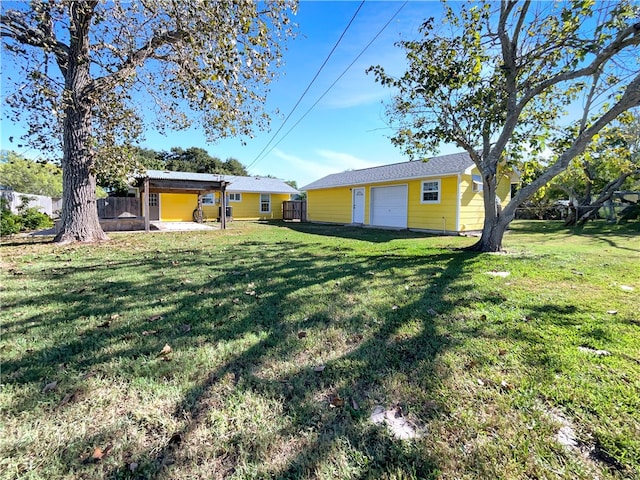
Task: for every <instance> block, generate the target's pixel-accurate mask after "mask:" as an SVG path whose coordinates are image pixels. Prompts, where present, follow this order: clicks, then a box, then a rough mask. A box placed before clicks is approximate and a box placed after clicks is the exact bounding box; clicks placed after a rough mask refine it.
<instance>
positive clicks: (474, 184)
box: [471, 175, 484, 193]
mask: <svg viewBox="0 0 640 480" xmlns="http://www.w3.org/2000/svg"><path fill="white" fill-rule="evenodd" d="M471 191H473V192H474V193H482V192H483V191H484V184H483V183H482V177H481V176H480V175H471Z"/></svg>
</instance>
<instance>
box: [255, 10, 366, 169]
mask: <svg viewBox="0 0 640 480" xmlns="http://www.w3.org/2000/svg"><path fill="white" fill-rule="evenodd" d="M364 2H365V0H362V2H360V5H359V6H358V9H357V10H356V12H355V13H354V14H353V16H352V17H351V20H349V23H348V24H347V26H346V27H345V29H344V30H343V31H342V34H341V35H340V38H338V41H337V42H336V44H335V45H334V46H333V48H332V49H331V51H330V52H329V55H327V58H325V60H324V62H323V63H322V65H320V68H319V69H318V71H317V72H316V74H315V76H314V77H313V79H312V80H311V82H309V85H307V88H306V89H305V91H304V92H302V95H300V98H299V99H298V101H297V102H296V104H295V105H294V106H293V109H292V110H291V111H290V112H289V115H287V117H286V118H285V119H284V122H282V124H281V125H280V127H279V128H278V130H277V131H276V133H274V134H273V136H272V137H271V139H270V140H269V142H268V143H267V144H266V145H265V146H264V148H263V149H262V151H260V153H259V154H258V155H257V156H256V158H255V159H254V160H253V162H251V163H250V164H249V165H248V166H247V167H246V168H247V170H248V169H249V168H251V167H252V166H253V165H254V164H255V163H256V162H257V161H258V159H259V158H260V156H261V155H262V154H263V153H264V151H265V150H266V149H267V148H269V145H271V142H273V140H274V139H275V138H276V137H277V136H278V134H279V133H280V131H281V130H282V128H283V127H284V126H285V124H286V123H287V121H288V120H289V118H291V115H293V112H295V110H296V108H298V105H300V102H301V101H302V99H303V98H304V96H305V95H306V94H307V92H308V91H309V89H310V88H311V85H313V83H314V82H315V81H316V79H317V78H318V76H319V75H320V72H322V69H323V68H324V67H325V65H326V64H327V62H328V61H329V59H330V58H331V55H333V52H335V50H336V48H338V45H339V44H340V42H341V41H342V38H343V37H344V36H345V34H346V33H347V30H349V27H350V26H351V24H352V23H353V21H354V20H355V19H356V16H357V15H358V12H360V9H361V8H362V6H363V5H364Z"/></svg>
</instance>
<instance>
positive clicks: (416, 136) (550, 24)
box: [370, 0, 640, 251]
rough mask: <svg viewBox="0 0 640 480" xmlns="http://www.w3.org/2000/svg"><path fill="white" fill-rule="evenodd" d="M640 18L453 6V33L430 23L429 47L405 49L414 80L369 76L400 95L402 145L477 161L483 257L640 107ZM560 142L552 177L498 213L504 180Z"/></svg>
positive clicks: (553, 6)
mask: <svg viewBox="0 0 640 480" xmlns="http://www.w3.org/2000/svg"><path fill="white" fill-rule="evenodd" d="M639 13H640V7H638V5H637V4H634V3H633V2H630V1H627V0H623V1H621V2H597V3H596V2H594V1H592V0H574V1H571V2H561V3H551V2H536V3H533V2H528V1H519V0H503V1H502V2H500V3H499V4H498V3H494V2H488V1H486V2H482V3H479V2H469V3H468V4H454V5H453V6H449V5H445V22H444V24H443V25H440V24H438V25H436V23H435V21H434V20H433V19H430V20H427V21H426V22H425V23H424V24H423V25H422V27H421V30H420V33H421V35H422V38H419V39H415V40H406V41H401V42H399V43H398V46H399V47H400V48H402V49H404V50H405V52H406V58H407V65H408V66H407V70H406V72H405V73H404V74H403V75H401V76H400V77H394V76H392V75H389V74H388V73H387V72H386V71H385V69H384V68H383V67H382V66H376V67H372V68H371V69H370V71H372V72H373V73H374V74H375V78H376V80H377V81H378V82H380V83H381V84H383V85H386V86H389V87H392V88H394V89H395V92H396V93H395V94H394V97H393V101H392V103H391V104H390V105H389V106H388V114H389V118H390V120H391V121H392V123H393V124H394V126H395V128H396V132H397V133H396V135H395V136H394V137H393V138H392V141H393V142H394V143H395V144H396V145H398V146H399V147H401V148H403V150H404V151H405V152H406V153H407V154H408V155H410V156H411V157H412V158H424V157H425V156H427V155H428V154H429V153H431V152H436V151H437V150H438V147H439V146H440V144H441V143H453V144H455V145H457V146H458V147H460V148H462V149H464V150H465V151H467V152H468V153H469V155H470V156H471V158H472V159H473V161H474V163H475V164H476V166H477V168H478V170H479V171H480V173H481V175H482V179H483V183H484V189H483V195H484V203H485V223H484V228H483V232H482V237H481V239H480V240H479V242H478V243H477V244H476V245H475V247H474V248H475V249H478V250H482V251H497V250H500V249H501V247H502V237H503V234H504V232H505V230H506V228H507V226H508V224H509V222H510V221H511V220H512V219H513V217H514V214H515V211H516V208H517V207H518V206H519V205H521V204H522V203H523V202H524V201H525V200H526V199H528V198H529V197H530V196H531V195H533V194H534V193H535V192H536V191H537V190H538V189H540V188H541V187H542V186H543V185H545V184H546V183H547V182H549V181H550V180H551V179H553V178H554V177H556V176H557V175H558V174H560V173H561V172H562V171H564V170H565V169H566V168H567V167H568V165H569V163H570V162H571V160H572V159H573V158H575V157H576V156H577V155H580V154H581V153H583V152H584V151H585V149H586V148H587V147H588V145H589V144H590V142H591V141H592V140H593V139H594V137H596V136H597V135H598V134H599V132H600V131H601V130H602V129H603V128H604V127H605V126H606V125H607V124H609V123H610V122H611V121H613V120H614V119H616V118H617V117H619V116H620V115H621V114H623V113H624V112H626V111H627V110H629V109H630V108H633V107H635V106H637V105H639V104H640V73H639V70H638V64H639V63H638V62H639V54H638V51H639V49H638V48H637V47H638V44H640V23H639V22H638V18H639V17H640V16H639ZM569 111H570V112H572V113H573V116H572V117H571V116H567V113H568V112H569ZM550 145H553V157H552V158H551V160H550V161H549V162H548V163H547V164H546V166H545V168H544V169H543V171H542V172H541V174H540V175H538V176H537V177H536V178H535V180H533V181H532V182H531V183H529V184H528V185H526V186H524V187H523V188H521V189H520V190H519V191H518V192H517V193H516V195H515V196H514V197H513V198H512V200H511V201H510V202H509V204H508V205H507V206H506V207H505V208H504V209H503V210H502V211H499V210H498V209H496V206H495V201H494V199H495V193H496V185H497V182H498V181H499V179H500V177H501V176H502V174H503V173H504V172H505V171H507V170H508V169H510V168H513V167H514V166H516V165H517V164H518V163H519V162H520V161H522V160H523V159H525V158H526V157H527V156H530V155H537V154H539V153H541V152H542V151H544V150H545V149H546V148H547V147H548V146H550Z"/></svg>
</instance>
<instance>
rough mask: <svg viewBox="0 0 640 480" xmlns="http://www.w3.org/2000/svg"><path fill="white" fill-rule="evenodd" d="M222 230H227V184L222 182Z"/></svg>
mask: <svg viewBox="0 0 640 480" xmlns="http://www.w3.org/2000/svg"><path fill="white" fill-rule="evenodd" d="M220 210H221V212H220V228H222V229H223V230H224V229H226V228H227V182H225V181H224V180H223V181H222V182H220Z"/></svg>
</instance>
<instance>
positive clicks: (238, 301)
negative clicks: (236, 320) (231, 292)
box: [232, 298, 240, 304]
mask: <svg viewBox="0 0 640 480" xmlns="http://www.w3.org/2000/svg"><path fill="white" fill-rule="evenodd" d="M232 302H233V303H236V304H238V303H240V299H239V298H234V299H233V300H232Z"/></svg>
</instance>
